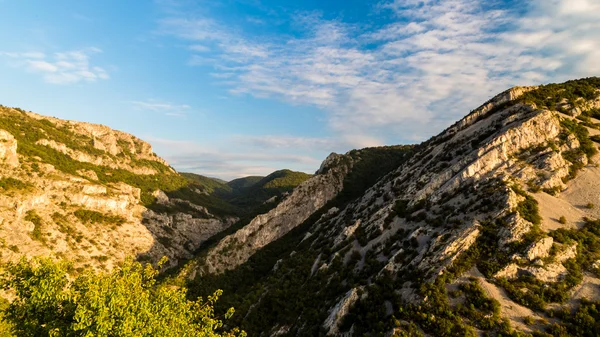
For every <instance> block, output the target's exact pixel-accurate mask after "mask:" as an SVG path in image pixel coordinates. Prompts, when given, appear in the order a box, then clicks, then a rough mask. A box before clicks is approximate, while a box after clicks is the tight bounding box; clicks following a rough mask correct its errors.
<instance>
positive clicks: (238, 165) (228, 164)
mask: <svg viewBox="0 0 600 337" xmlns="http://www.w3.org/2000/svg"><path fill="white" fill-rule="evenodd" d="M147 140H148V141H149V142H150V143H151V144H152V145H153V147H154V149H155V151H156V152H157V153H159V154H161V153H165V155H164V158H165V159H166V160H167V161H168V162H169V164H171V165H172V166H174V167H176V168H177V170H178V171H181V172H193V173H199V174H203V175H208V176H214V177H219V178H221V179H225V180H231V179H235V178H239V177H245V176H249V175H267V174H269V173H271V172H273V171H275V170H278V169H281V168H286V167H290V166H294V167H298V168H299V169H303V170H304V171H306V172H310V173H312V172H313V171H314V170H315V169H316V168H318V167H319V163H320V160H317V159H314V158H311V157H309V156H302V155H290V154H283V155H282V154H278V155H273V153H270V152H266V151H264V149H251V148H250V149H249V150H247V151H243V152H242V151H231V149H229V150H218V149H215V148H213V147H211V146H206V145H201V144H198V143H195V142H191V141H178V140H169V139H160V138H153V137H148V138H147Z"/></svg>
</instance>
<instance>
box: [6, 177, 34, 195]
mask: <svg viewBox="0 0 600 337" xmlns="http://www.w3.org/2000/svg"><path fill="white" fill-rule="evenodd" d="M32 187H33V185H31V184H29V183H26V182H23V181H21V180H19V179H15V178H11V177H3V178H0V188H1V189H3V190H4V191H5V192H9V191H24V190H29V189H30V188H32Z"/></svg>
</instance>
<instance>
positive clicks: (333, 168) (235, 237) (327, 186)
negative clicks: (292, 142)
mask: <svg viewBox="0 0 600 337" xmlns="http://www.w3.org/2000/svg"><path fill="white" fill-rule="evenodd" d="M344 160H348V161H350V159H349V158H348V159H346V157H345V156H340V155H336V154H332V155H330V156H329V157H328V159H327V160H326V164H325V165H322V166H321V169H320V170H319V172H321V173H319V174H316V175H315V176H313V177H312V178H310V179H309V180H307V181H305V182H304V183H302V184H301V185H300V186H298V187H296V188H295V189H294V191H293V192H292V193H291V194H290V195H289V196H288V197H287V198H285V199H284V200H283V201H281V202H280V203H279V204H278V205H277V207H275V208H274V209H273V210H271V211H269V212H268V213H266V214H261V215H258V216H257V217H255V218H254V219H253V220H252V221H251V222H250V223H249V224H248V225H246V226H245V227H244V228H242V229H240V230H238V231H237V232H235V233H234V234H231V235H228V236H227V237H225V238H224V239H223V240H221V241H220V242H219V244H218V245H217V246H216V247H214V248H212V249H211V250H210V251H209V252H208V254H207V256H206V258H205V260H204V265H205V269H206V271H207V272H209V273H219V272H222V271H224V270H227V269H232V268H235V267H236V266H238V265H240V264H242V263H244V262H245V261H246V260H247V259H248V258H249V257H250V256H251V255H252V254H254V253H255V252H256V251H257V250H258V249H260V248H262V247H264V246H265V245H267V244H269V243H271V242H273V241H274V240H277V239H279V238H281V237H282V236H283V235H285V234H287V233H288V232H289V231H290V230H292V229H293V228H295V227H297V226H298V225H300V224H302V222H304V221H305V220H306V219H308V217H309V216H311V215H312V214H313V213H314V212H316V211H317V210H319V209H320V208H321V207H323V206H324V205H325V204H326V203H327V202H328V201H329V200H331V199H333V198H334V197H335V196H336V195H337V194H338V193H339V192H340V191H341V190H342V188H343V187H344V184H343V181H344V177H345V176H346V174H347V173H348V172H349V170H350V168H351V166H350V165H346V164H345V163H344Z"/></svg>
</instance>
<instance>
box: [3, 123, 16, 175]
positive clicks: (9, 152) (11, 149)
mask: <svg viewBox="0 0 600 337" xmlns="http://www.w3.org/2000/svg"><path fill="white" fill-rule="evenodd" d="M0 160H1V161H2V163H4V165H8V166H10V167H17V166H19V157H18V156H17V141H16V140H15V137H13V135H11V134H10V133H8V132H7V131H5V130H0Z"/></svg>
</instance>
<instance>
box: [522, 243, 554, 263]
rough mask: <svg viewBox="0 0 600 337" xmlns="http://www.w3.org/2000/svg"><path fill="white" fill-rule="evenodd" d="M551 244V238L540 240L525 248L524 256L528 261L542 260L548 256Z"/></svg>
mask: <svg viewBox="0 0 600 337" xmlns="http://www.w3.org/2000/svg"><path fill="white" fill-rule="evenodd" d="M553 243H554V239H553V238H552V237H545V238H542V239H540V240H539V241H537V242H535V243H533V244H532V245H531V246H529V248H527V252H526V253H525V256H526V257H527V259H528V260H529V261H534V260H536V259H543V258H545V257H547V256H548V255H550V248H552V244H553Z"/></svg>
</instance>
